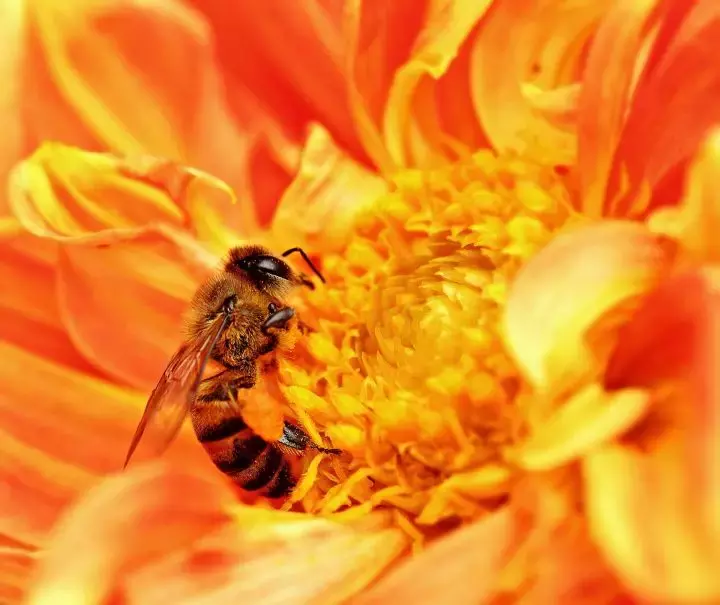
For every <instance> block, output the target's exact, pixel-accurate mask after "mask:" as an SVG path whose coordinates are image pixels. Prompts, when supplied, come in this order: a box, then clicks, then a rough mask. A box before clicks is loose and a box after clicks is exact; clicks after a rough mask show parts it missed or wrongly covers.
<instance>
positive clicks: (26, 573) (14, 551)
mask: <svg viewBox="0 0 720 605" xmlns="http://www.w3.org/2000/svg"><path fill="white" fill-rule="evenodd" d="M36 558H37V556H36V552H35V549H33V548H30V547H28V546H25V545H22V544H18V543H13V542H12V541H11V542H10V543H9V544H7V545H5V544H4V540H3V538H2V537H0V602H2V603H4V604H6V605H16V604H17V605H19V604H20V603H23V602H24V598H25V595H26V593H27V590H28V587H29V586H30V582H31V580H32V576H33V571H34V568H35V565H36Z"/></svg>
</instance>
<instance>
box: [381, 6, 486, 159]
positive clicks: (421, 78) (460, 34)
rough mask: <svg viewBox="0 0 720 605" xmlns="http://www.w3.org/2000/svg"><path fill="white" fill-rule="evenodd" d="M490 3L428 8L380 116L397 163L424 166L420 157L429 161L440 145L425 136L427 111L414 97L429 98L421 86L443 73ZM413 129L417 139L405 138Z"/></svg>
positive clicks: (428, 87) (385, 138)
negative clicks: (424, 115)
mask: <svg viewBox="0 0 720 605" xmlns="http://www.w3.org/2000/svg"><path fill="white" fill-rule="evenodd" d="M490 5H491V2H490V0H483V1H480V2H478V1H477V0H443V1H442V2H434V3H432V4H431V7H430V10H429V12H428V14H427V15H426V17H425V18H426V24H425V26H424V27H423V29H422V30H421V31H420V32H419V34H418V38H417V40H416V43H415V45H414V47H413V50H412V53H411V55H410V57H409V60H408V61H407V62H406V63H405V64H404V65H403V66H402V67H401V68H400V69H398V70H397V72H396V73H395V76H394V78H393V81H392V85H391V86H390V90H389V93H388V99H387V106H386V109H385V112H384V116H383V133H384V140H385V145H386V147H387V150H388V153H389V154H390V156H391V157H392V158H393V161H394V162H395V163H396V164H397V165H399V166H406V165H409V164H410V165H418V164H423V163H431V162H428V161H427V160H425V162H423V159H424V157H429V158H431V159H432V155H433V154H437V153H438V151H439V150H433V143H435V145H436V146H439V145H438V143H440V141H438V140H433V138H434V137H433V136H432V133H430V132H423V126H424V123H425V122H426V121H427V119H423V118H422V117H421V115H422V113H423V112H424V111H425V112H426V111H427V107H423V106H422V105H421V104H420V103H419V102H418V98H417V97H418V95H419V94H422V93H425V95H426V96H431V95H432V94H433V92H434V90H433V88H432V87H430V86H421V85H422V84H423V83H424V82H428V78H431V79H433V80H438V79H439V78H440V77H442V76H443V75H444V74H445V73H446V72H447V70H448V68H449V66H450V63H451V62H452V61H453V60H454V59H455V57H456V56H457V54H458V52H459V50H460V47H461V46H462V45H463V44H465V43H466V40H467V38H468V36H469V35H470V33H471V32H472V31H473V30H474V28H475V25H476V24H477V23H478V22H479V21H480V19H481V18H482V17H483V15H484V14H485V12H486V11H487V9H488V8H489V6H490ZM425 105H426V106H427V105H428V103H426V104H425ZM412 131H417V132H418V136H415V137H411V136H409V133H410V132H412Z"/></svg>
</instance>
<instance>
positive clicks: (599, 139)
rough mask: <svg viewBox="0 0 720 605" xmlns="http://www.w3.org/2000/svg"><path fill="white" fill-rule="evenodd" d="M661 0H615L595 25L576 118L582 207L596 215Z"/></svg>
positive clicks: (604, 192) (587, 213) (599, 208)
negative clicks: (596, 27) (643, 48)
mask: <svg viewBox="0 0 720 605" xmlns="http://www.w3.org/2000/svg"><path fill="white" fill-rule="evenodd" d="M660 3H661V0H638V1H633V2H620V3H617V4H615V5H613V6H612V7H610V8H609V9H606V13H607V14H606V15H605V16H604V18H603V20H602V21H601V23H600V26H599V27H598V29H597V33H596V35H595V38H594V40H593V43H592V46H591V49H590V54H589V56H588V59H587V66H586V68H585V73H584V76H583V88H582V92H581V95H580V110H579V119H578V162H579V168H580V185H581V190H582V195H581V198H580V199H581V200H582V208H581V210H582V212H583V213H584V214H586V215H588V216H591V217H599V216H601V215H602V214H603V211H604V202H605V195H606V188H607V183H608V179H609V175H610V170H611V168H612V162H613V158H614V155H615V151H616V148H617V145H618V142H619V140H620V134H621V130H622V127H623V124H624V120H625V118H626V112H627V108H628V104H629V102H630V95H631V91H632V85H633V82H634V78H635V71H634V68H635V64H636V62H637V60H638V57H639V56H640V51H641V49H642V47H643V45H644V44H645V43H646V38H645V36H646V34H647V31H648V29H649V27H650V24H651V22H652V20H653V18H656V17H657V15H656V14H655V12H654V11H655V8H656V6H657V5H659V4H660Z"/></svg>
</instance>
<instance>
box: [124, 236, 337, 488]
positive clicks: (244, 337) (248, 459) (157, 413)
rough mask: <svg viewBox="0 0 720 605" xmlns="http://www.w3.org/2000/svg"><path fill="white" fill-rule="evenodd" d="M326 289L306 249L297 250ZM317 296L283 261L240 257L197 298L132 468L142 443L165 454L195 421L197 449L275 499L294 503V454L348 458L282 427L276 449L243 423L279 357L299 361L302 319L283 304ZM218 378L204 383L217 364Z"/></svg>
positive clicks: (252, 250) (241, 253)
mask: <svg viewBox="0 0 720 605" xmlns="http://www.w3.org/2000/svg"><path fill="white" fill-rule="evenodd" d="M294 252H298V253H300V254H301V255H302V257H303V259H304V260H305V262H306V263H307V264H308V266H309V267H310V268H311V269H312V270H313V272H314V273H315V274H316V275H317V276H318V277H319V278H320V280H321V281H322V282H323V283H324V281H325V280H324V278H323V276H322V275H321V273H320V272H319V271H318V270H317V268H316V267H315V265H313V263H312V262H311V261H310V259H309V258H308V256H307V254H305V252H304V251H303V250H302V249H300V248H291V249H290V250H287V251H286V252H284V253H283V254H282V256H283V257H286V256H288V255H289V254H292V253H294ZM297 286H305V287H308V288H314V284H313V282H312V281H311V280H310V279H309V278H308V277H307V276H306V275H305V274H303V273H296V272H295V271H293V270H292V269H291V268H290V266H289V265H288V264H287V263H286V262H285V261H284V260H282V259H281V258H278V257H276V256H273V255H272V254H271V253H270V251H269V250H267V249H265V248H262V247H260V246H243V247H238V248H233V249H232V250H231V251H230V253H229V255H228V258H227V260H226V261H225V262H224V266H223V269H222V270H221V271H220V272H218V273H217V274H216V275H214V276H212V277H211V278H210V279H209V280H208V281H207V282H205V283H204V284H203V285H202V286H201V287H200V288H199V289H198V290H197V292H196V294H195V296H194V299H193V301H192V304H191V306H190V312H189V315H188V317H187V338H186V340H185V342H184V343H183V344H182V345H181V346H180V348H179V349H178V351H177V352H176V353H175V355H173V357H172V359H171V360H170V362H169V363H168V366H167V368H166V369H165V372H164V373H163V375H162V377H161V378H160V381H159V382H158V384H157V386H156V387H155V389H154V390H153V392H152V394H151V395H150V398H149V400H148V403H147V406H146V407H145V411H144V413H143V415H142V418H141V419H140V423H139V424H138V427H137V429H136V431H135V435H134V436H133V439H132V442H131V444H130V448H129V450H128V454H127V458H126V459H125V466H127V464H128V462H129V461H130V459H131V458H132V457H133V454H134V453H135V451H136V448H137V447H138V445H139V444H140V443H141V441H142V443H143V444H147V445H149V446H150V447H151V448H152V450H154V451H153V453H154V455H159V454H160V453H162V452H163V451H164V450H165V449H166V448H167V446H168V445H170V443H171V442H172V440H173V439H174V438H175V436H176V435H177V433H178V431H179V430H180V428H181V426H182V423H183V420H184V419H185V417H186V416H187V414H188V413H189V414H190V417H191V420H192V425H193V428H194V430H195V435H196V436H197V439H198V441H200V443H201V444H202V445H203V447H204V448H205V450H206V451H207V453H208V454H209V455H210V458H211V459H212V461H213V462H214V463H215V465H216V466H217V468H218V469H219V470H220V471H222V472H223V473H225V474H226V475H227V476H228V477H229V478H230V479H231V480H232V481H234V482H235V483H236V484H237V485H238V486H239V487H241V488H243V489H245V490H248V491H257V492H259V493H262V494H264V495H266V496H268V497H270V498H277V497H281V496H285V495H287V494H289V493H290V492H291V491H292V490H293V488H294V487H295V484H296V483H297V478H296V476H295V475H296V473H294V463H293V461H292V460H290V459H289V456H290V455H291V454H294V455H295V456H300V455H302V454H303V453H304V452H306V451H307V450H308V449H314V450H318V451H321V452H327V453H332V454H339V453H340V450H336V449H330V448H323V447H320V446H319V445H317V444H315V443H314V442H313V441H312V440H311V439H310V437H309V436H308V434H307V433H306V432H305V431H304V430H303V429H302V428H300V427H299V426H298V425H296V424H293V423H291V422H289V421H288V420H287V419H285V420H283V422H282V425H283V426H282V435H281V436H280V437H279V439H278V440H277V441H274V442H273V441H267V440H266V439H264V438H263V437H261V436H260V435H259V434H258V433H257V432H256V431H254V430H253V429H252V428H250V427H249V426H248V423H246V422H245V420H244V419H243V415H242V407H243V405H242V404H243V392H246V393H247V392H248V391H247V390H248V389H252V388H253V387H254V386H255V385H256V382H257V381H258V378H259V377H260V376H261V375H262V374H263V373H264V372H269V371H272V369H273V367H274V365H275V364H274V363H273V356H274V355H277V354H279V353H283V352H287V351H290V350H291V349H292V348H293V346H294V344H295V342H296V341H297V339H298V338H299V336H301V334H302V327H301V324H300V322H299V320H298V318H297V317H296V314H295V310H294V309H293V308H292V307H290V306H287V305H286V304H284V302H283V301H284V299H285V297H286V296H287V295H288V294H289V292H290V291H291V290H292V289H293V288H295V287H297ZM210 360H212V361H214V362H216V363H218V364H219V371H218V372H217V373H215V374H213V375H211V376H208V377H203V375H204V373H205V370H206V366H207V364H208V362H209V361H210Z"/></svg>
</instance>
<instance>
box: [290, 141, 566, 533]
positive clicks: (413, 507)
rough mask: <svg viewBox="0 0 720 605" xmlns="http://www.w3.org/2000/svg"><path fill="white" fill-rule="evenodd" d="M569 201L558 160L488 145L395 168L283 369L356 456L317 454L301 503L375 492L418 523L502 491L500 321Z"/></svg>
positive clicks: (362, 500) (334, 508)
mask: <svg viewBox="0 0 720 605" xmlns="http://www.w3.org/2000/svg"><path fill="white" fill-rule="evenodd" d="M568 208H569V200H568V194H567V192H566V190H565V188H564V186H563V185H562V182H561V179H560V178H559V176H558V175H557V174H556V172H555V170H554V169H553V168H552V167H550V166H539V165H537V164H530V163H527V162H525V161H523V160H522V159H520V158H517V157H497V156H495V155H493V154H491V153H490V152H487V151H483V152H480V153H477V154H476V155H474V156H473V157H471V158H469V159H467V160H466V161H462V162H458V163H456V164H453V165H451V166H448V167H445V168H441V169H436V170H433V171H427V172H423V171H408V172H404V173H402V174H400V175H398V176H397V177H396V178H395V179H394V180H393V182H392V187H391V192H390V193H388V194H387V195H384V196H383V197H381V198H380V199H378V200H377V203H376V205H375V207H374V209H373V210H372V211H369V212H368V213H366V214H365V215H364V216H363V217H361V221H360V224H359V225H358V227H357V230H356V235H355V237H354V239H353V240H352V242H351V243H350V244H349V245H348V246H347V248H346V249H345V250H344V251H343V252H341V253H339V254H337V255H333V256H330V257H325V258H324V259H323V266H324V272H325V275H326V277H327V278H328V284H327V286H325V287H323V288H319V289H317V290H316V291H314V292H311V293H309V294H308V295H307V297H306V299H305V301H304V305H306V306H307V308H306V309H305V310H304V311H303V313H304V314H305V316H307V317H308V318H311V319H310V322H311V323H315V325H316V327H317V332H315V333H313V334H311V335H310V336H309V338H308V340H307V343H306V347H307V353H308V354H307V355H303V354H302V353H301V354H299V355H298V356H297V357H296V359H295V360H291V361H288V362H286V363H284V364H283V366H282V368H281V370H282V373H281V375H282V377H283V381H284V383H285V386H284V393H285V395H286V397H287V399H288V401H289V402H290V404H291V406H292V407H293V409H294V410H295V411H296V412H297V414H298V416H299V418H300V420H301V421H302V422H304V423H305V424H306V426H308V425H309V426H310V427H313V426H314V427H315V428H317V430H318V431H319V433H321V434H323V435H325V436H326V437H327V439H328V440H329V441H331V442H332V446H333V447H337V448H341V449H343V450H344V451H345V452H347V455H346V456H344V457H341V458H339V459H337V458H336V459H333V458H329V457H318V458H316V459H315V460H314V461H313V463H312V464H311V465H310V468H309V470H308V473H307V475H306V477H305V479H304V480H303V481H301V483H300V485H299V488H298V490H297V492H296V495H295V497H294V500H295V501H299V502H300V504H299V505H300V506H301V507H302V508H303V509H304V510H306V511H308V512H313V513H320V514H329V513H335V512H338V511H342V512H340V513H339V514H342V515H353V514H355V513H357V514H362V513H364V512H367V511H368V510H369V509H371V508H374V507H377V506H381V505H382V506H383V507H389V508H391V509H393V510H394V511H395V514H396V515H397V518H398V519H399V520H400V521H401V523H402V524H403V525H404V526H406V527H408V528H410V529H411V531H415V532H416V533H417V534H418V535H421V534H422V533H426V532H427V531H429V530H431V528H432V527H433V526H436V525H437V524H439V523H443V522H457V521H458V520H466V519H471V518H476V517H477V516H478V514H480V513H482V511H483V510H487V509H488V508H493V507H495V506H497V505H498V503H500V502H502V501H503V498H504V495H505V493H506V490H507V488H508V485H509V482H510V481H511V479H512V473H511V471H510V470H509V469H508V468H507V467H506V465H505V464H504V463H503V456H502V451H503V447H504V446H505V445H507V444H509V443H511V442H512V440H513V435H514V434H515V432H516V430H517V429H518V427H519V424H521V422H522V419H519V418H517V414H516V413H515V408H514V405H513V401H514V397H515V394H516V392H517V389H518V384H519V382H518V381H519V379H518V376H517V373H516V371H515V369H514V367H513V364H512V362H511V360H510V359H509V357H508V356H507V354H506V353H505V351H504V347H503V343H502V337H501V334H500V333H499V323H500V322H499V320H500V316H501V313H502V311H503V307H504V304H505V299H506V296H507V292H508V287H509V284H510V281H511V279H512V278H513V276H514V274H515V273H516V271H517V269H518V268H519V266H520V265H521V264H522V262H523V261H525V260H526V259H527V258H528V257H529V256H530V255H532V254H533V253H534V252H536V251H537V250H538V248H540V247H541V246H543V245H544V244H545V243H546V242H547V241H548V240H549V238H550V237H551V235H552V234H553V232H555V231H556V230H557V229H558V228H559V227H560V226H562V224H563V223H564V222H565V221H566V220H567V219H568V216H569V210H568ZM311 430H312V429H311ZM312 432H313V435H314V436H315V435H317V433H315V432H314V431H312ZM418 527H419V528H420V529H419V530H418V529H417V528H418Z"/></svg>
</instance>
